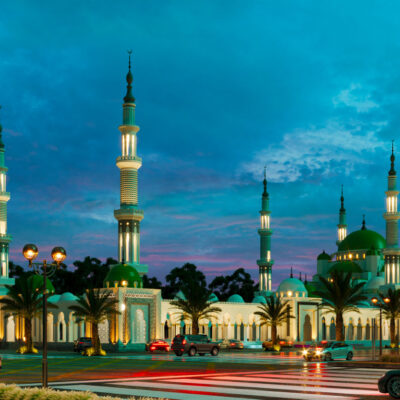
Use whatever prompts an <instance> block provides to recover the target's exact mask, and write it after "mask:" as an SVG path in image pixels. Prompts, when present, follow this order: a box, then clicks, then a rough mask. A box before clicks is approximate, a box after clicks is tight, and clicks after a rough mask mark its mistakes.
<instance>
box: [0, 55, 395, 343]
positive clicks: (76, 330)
mask: <svg viewBox="0 0 400 400" xmlns="http://www.w3.org/2000/svg"><path fill="white" fill-rule="evenodd" d="M126 81H127V92H126V95H125V97H124V103H123V105H122V108H123V117H122V125H121V126H120V127H119V131H120V133H121V149H122V154H121V155H120V156H119V157H118V158H117V162H116V164H117V167H118V168H119V169H120V208H119V209H118V210H115V211H114V216H115V218H116V220H117V224H118V233H117V243H118V264H117V265H114V266H113V267H112V268H111V270H110V272H109V274H108V275H107V277H106V279H105V281H104V289H103V290H111V291H112V293H113V296H114V297H115V298H117V299H118V301H119V307H120V311H121V315H119V316H116V317H115V318H114V319H113V320H110V321H106V322H104V323H103V324H102V325H101V326H100V338H101V341H102V342H103V343H109V344H112V345H113V346H114V348H115V349H116V350H118V351H128V350H140V349H144V344H145V343H146V342H147V341H148V340H150V339H154V338H166V339H171V338H173V337H174V335H176V334H178V333H182V332H186V333H190V332H191V323H190V321H188V320H181V319H180V318H178V317H177V315H176V310H175V309H173V307H172V306H171V304H170V300H165V299H162V297H161V291H160V290H158V289H145V288H143V284H142V275H143V274H145V273H147V270H148V267H147V265H143V264H141V263H140V221H141V220H142V219H143V216H144V214H143V211H142V210H140V208H139V196H138V170H139V168H140V167H141V165H142V160H141V158H140V157H139V156H138V153H137V149H138V132H139V127H138V126H137V125H136V121H135V111H136V105H135V98H134V96H133V94H132V81H133V75H132V72H131V65H130V60H129V69H128V74H127V76H126ZM0 131H1V130H0ZM390 162H391V168H390V170H389V174H388V190H387V191H386V199H387V202H386V212H385V213H384V215H383V216H384V218H385V221H386V239H385V238H384V237H383V236H382V235H380V234H379V233H377V232H374V231H372V230H369V229H367V226H366V222H365V218H364V219H363V221H362V225H361V229H359V230H356V231H354V232H352V233H349V234H347V223H346V210H345V208H344V195H343V188H342V193H341V197H340V202H341V207H340V210H339V223H338V225H337V235H338V236H337V240H336V246H337V249H335V250H334V251H333V252H332V253H327V252H325V251H323V252H322V253H321V254H320V255H318V257H317V260H316V264H317V266H316V267H317V273H316V274H315V276H314V277H313V279H312V281H311V282H307V280H305V281H303V280H302V279H301V277H299V279H297V278H295V277H294V276H293V273H292V272H291V273H290V276H289V277H288V278H287V279H284V280H283V281H282V282H281V283H280V284H279V286H278V289H277V290H276V291H275V292H274V291H273V290H272V278H273V274H272V270H273V264H274V263H273V259H272V255H271V239H272V229H271V227H272V226H273V223H272V220H271V211H270V204H269V200H270V198H269V193H268V191H267V179H266V172H265V170H264V180H263V192H262V196H261V211H260V228H259V229H258V235H259V238H260V255H259V259H258V260H257V265H258V266H259V282H260V287H259V292H258V293H256V296H255V297H254V299H253V301H252V302H251V303H245V302H244V300H243V298H242V297H241V296H240V295H238V294H235V295H232V296H231V297H230V298H229V299H228V300H227V301H226V302H220V301H218V298H217V297H216V296H215V294H213V295H212V298H211V299H212V300H213V301H216V302H217V303H216V305H218V306H219V307H220V308H221V309H222V312H220V313H219V314H218V315H216V316H215V317H214V318H210V319H208V320H203V321H200V332H203V333H207V334H208V335H209V337H211V338H212V339H214V340H219V339H223V338H236V339H240V340H244V341H246V342H254V343H257V342H258V343H260V341H263V340H266V339H269V338H270V330H269V328H267V327H266V326H262V325H261V323H260V320H259V318H258V317H257V316H256V315H255V312H256V311H257V310H258V307H259V305H260V304H262V303H265V301H266V300H265V299H266V296H270V295H273V296H279V297H281V298H283V299H285V300H287V301H288V302H289V305H290V309H291V310H292V313H293V314H294V316H295V318H293V319H290V318H288V319H287V322H286V323H285V324H283V325H282V326H280V327H279V329H278V336H279V337H280V338H282V339H287V340H292V341H298V342H308V341H314V340H324V339H334V338H335V318H334V315H332V314H323V313H322V312H321V310H320V309H319V307H318V306H319V304H320V303H321V299H319V298H318V297H315V296H313V293H314V291H315V289H316V287H317V286H318V284H319V276H324V277H328V276H329V273H330V272H331V271H332V270H341V271H352V272H353V274H354V278H355V279H356V280H357V281H364V282H366V284H365V287H364V290H365V294H366V295H367V296H368V298H369V299H370V298H371V297H372V296H374V295H376V294H377V293H378V292H379V291H380V290H385V289H387V288H388V287H394V288H400V249H399V246H398V220H399V218H400V214H399V212H398V211H397V198H398V194H399V191H398V190H397V186H396V179H397V178H396V172H395V165H394V164H395V156H394V149H393V146H392V154H391V157H390ZM6 171H7V169H6V168H5V167H4V145H3V144H2V142H1V143H0V178H1V179H0V185H1V191H0V249H1V250H0V257H1V258H0V260H1V278H0V290H2V289H1V287H3V288H4V284H6V283H12V280H10V279H9V278H8V244H9V242H10V240H11V238H10V237H9V236H8V235H7V225H6V220H7V213H6V204H7V201H8V200H9V198H10V196H9V194H8V193H7V192H6V191H5V190H6V189H5V172H6ZM2 285H3V286H2ZM37 285H38V287H40V282H38V283H37ZM50 290H51V291H54V288H52V289H51V288H50ZM2 293H4V292H0V294H2ZM179 296H183V294H182V293H178V294H177V297H179ZM75 300H76V297H75V296H74V295H73V294H71V293H63V294H61V295H54V296H52V297H51V298H50V299H49V301H50V302H53V303H55V304H57V306H58V308H57V309H56V310H55V311H53V310H51V311H50V313H49V317H48V318H49V324H48V340H49V341H50V342H59V343H62V342H66V343H69V342H72V341H73V340H75V339H77V338H78V337H79V336H84V335H86V336H87V335H90V326H89V325H87V326H85V324H84V323H83V322H81V323H79V324H77V323H76V321H75V319H74V317H73V314H72V312H70V311H69V309H68V307H69V306H70V305H71V304H72V303H73V302H74V301H75ZM359 310H360V312H359V313H356V312H349V313H347V314H345V316H344V325H345V337H346V340H348V341H350V342H352V341H354V342H356V341H358V342H365V343H368V341H371V336H372V332H371V329H372V320H373V319H374V318H376V316H377V313H378V309H377V308H375V307H372V305H371V303H370V302H368V301H366V302H365V303H364V304H361V306H360V307H359ZM0 321H1V322H0V339H2V340H3V341H8V342H12V341H15V340H16V339H19V338H22V337H23V327H19V326H20V321H14V320H13V317H6V316H4V315H2V317H1V318H0ZM396 332H397V334H399V333H400V332H399V326H398V325H397V326H396ZM33 333H34V340H35V341H39V340H41V335H42V334H41V321H40V318H35V321H34V323H33ZM383 337H384V339H385V340H387V339H388V337H389V329H388V324H387V321H384V326H383Z"/></svg>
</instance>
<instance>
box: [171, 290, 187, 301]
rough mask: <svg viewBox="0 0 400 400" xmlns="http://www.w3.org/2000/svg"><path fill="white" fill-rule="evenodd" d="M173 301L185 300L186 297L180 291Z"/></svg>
mask: <svg viewBox="0 0 400 400" xmlns="http://www.w3.org/2000/svg"><path fill="white" fill-rule="evenodd" d="M174 300H186V296H185V295H184V294H183V292H182V290H180V291H179V292H178V293H177V294H176V295H175V297H174Z"/></svg>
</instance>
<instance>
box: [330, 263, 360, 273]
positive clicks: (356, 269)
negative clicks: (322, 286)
mask: <svg viewBox="0 0 400 400" xmlns="http://www.w3.org/2000/svg"><path fill="white" fill-rule="evenodd" d="M333 271H338V272H352V273H355V274H359V273H361V272H363V271H362V269H361V267H360V266H359V265H358V264H357V263H355V262H353V261H338V262H337V263H335V264H333V266H332V268H331V269H330V270H329V273H332V272H333Z"/></svg>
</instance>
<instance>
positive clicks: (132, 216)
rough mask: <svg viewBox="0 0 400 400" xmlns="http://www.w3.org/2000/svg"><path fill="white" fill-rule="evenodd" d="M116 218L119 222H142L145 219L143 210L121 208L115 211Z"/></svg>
mask: <svg viewBox="0 0 400 400" xmlns="http://www.w3.org/2000/svg"><path fill="white" fill-rule="evenodd" d="M114 217H115V218H116V219H117V220H118V221H119V220H135V221H141V220H142V219H143V217H144V213H143V210H139V209H137V208H120V209H119V210H114Z"/></svg>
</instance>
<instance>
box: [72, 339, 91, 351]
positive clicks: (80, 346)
mask: <svg viewBox="0 0 400 400" xmlns="http://www.w3.org/2000/svg"><path fill="white" fill-rule="evenodd" d="M92 346H93V344H92V338H90V337H80V338H79V339H78V340H75V342H74V351H78V352H81V351H83V350H85V349H88V348H89V347H92Z"/></svg>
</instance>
